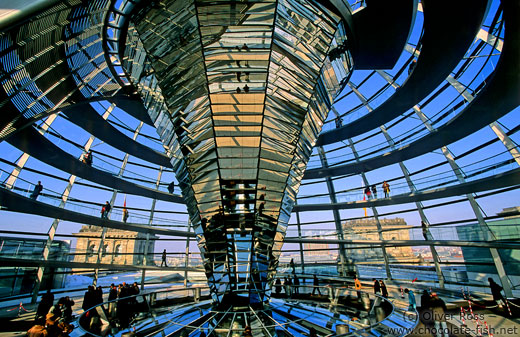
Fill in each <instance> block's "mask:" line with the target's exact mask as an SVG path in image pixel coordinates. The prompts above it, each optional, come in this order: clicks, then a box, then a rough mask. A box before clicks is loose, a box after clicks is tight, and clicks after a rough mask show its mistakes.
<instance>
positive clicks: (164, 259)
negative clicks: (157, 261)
mask: <svg viewBox="0 0 520 337" xmlns="http://www.w3.org/2000/svg"><path fill="white" fill-rule="evenodd" d="M163 265H164V266H165V267H168V265H167V264H166V249H165V250H163V252H162V260H161V267H162V266H163Z"/></svg>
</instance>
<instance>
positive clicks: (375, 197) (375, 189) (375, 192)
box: [370, 185, 377, 199]
mask: <svg viewBox="0 0 520 337" xmlns="http://www.w3.org/2000/svg"><path fill="white" fill-rule="evenodd" d="M370 189H371V190H372V195H373V196H374V199H377V188H376V185H372V187H371V188H370Z"/></svg>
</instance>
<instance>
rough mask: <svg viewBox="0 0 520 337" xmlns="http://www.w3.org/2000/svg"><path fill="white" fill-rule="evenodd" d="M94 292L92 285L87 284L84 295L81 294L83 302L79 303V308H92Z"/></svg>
mask: <svg viewBox="0 0 520 337" xmlns="http://www.w3.org/2000/svg"><path fill="white" fill-rule="evenodd" d="M95 301H96V300H95V293H94V286H88V288H87V291H86V292H85V295H84V296H83V304H82V305H81V308H82V309H83V310H85V311H87V310H88V309H90V308H92V307H93V306H94V305H96V304H95Z"/></svg>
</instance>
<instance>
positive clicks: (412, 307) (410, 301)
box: [404, 288, 417, 311]
mask: <svg viewBox="0 0 520 337" xmlns="http://www.w3.org/2000/svg"><path fill="white" fill-rule="evenodd" d="M404 293H405V294H408V305H409V306H408V310H409V311H412V310H415V309H417V303H416V302H415V294H414V293H413V290H409V289H408V288H406V289H405V290H404Z"/></svg>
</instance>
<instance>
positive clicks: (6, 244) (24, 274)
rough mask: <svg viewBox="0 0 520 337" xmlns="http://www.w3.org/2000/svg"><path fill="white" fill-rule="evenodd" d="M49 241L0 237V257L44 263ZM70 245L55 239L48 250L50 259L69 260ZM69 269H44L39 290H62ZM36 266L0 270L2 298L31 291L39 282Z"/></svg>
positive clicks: (0, 293) (0, 294) (0, 292)
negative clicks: (44, 253) (46, 246)
mask: <svg viewBox="0 0 520 337" xmlns="http://www.w3.org/2000/svg"><path fill="white" fill-rule="evenodd" d="M46 244H47V239H28V238H20V237H5V236H4V237H0V256H1V257H3V258H17V259H22V260H23V259H27V260H42V259H43V249H44V248H45V245H46ZM69 253H70V243H69V242H68V241H59V240H55V241H53V242H52V244H51V247H50V251H49V258H48V259H49V260H52V261H68V260H69V256H70V255H69ZM65 271H66V268H51V267H47V268H45V273H44V275H43V279H42V283H41V287H40V289H41V290H43V289H49V288H62V286H63V282H64V279H65V273H64V272H65ZM36 272H37V268H35V267H3V268H1V269H0V296H13V295H18V294H26V293H30V292H32V289H33V286H34V283H35V282H36Z"/></svg>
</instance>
